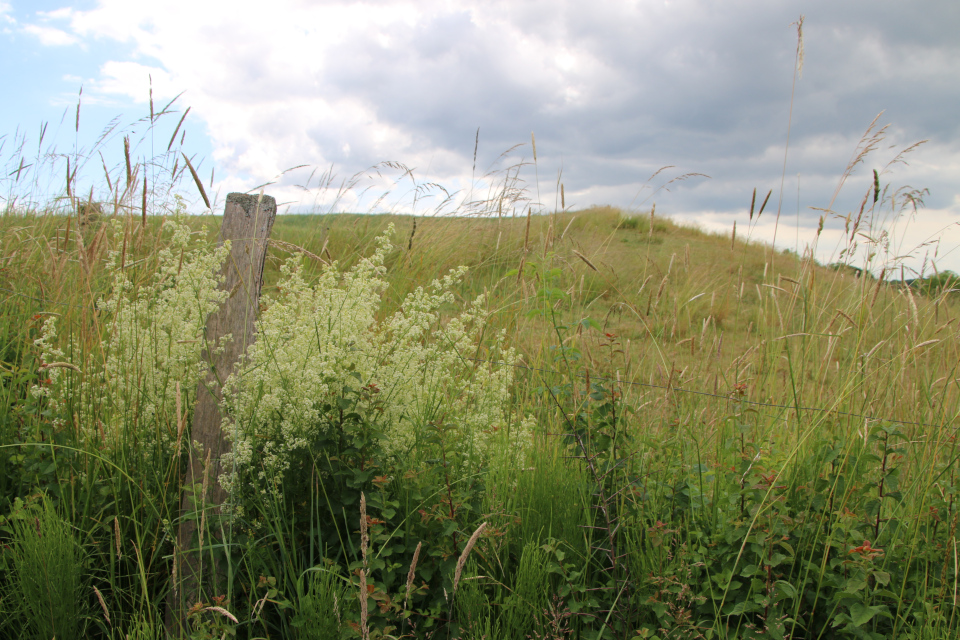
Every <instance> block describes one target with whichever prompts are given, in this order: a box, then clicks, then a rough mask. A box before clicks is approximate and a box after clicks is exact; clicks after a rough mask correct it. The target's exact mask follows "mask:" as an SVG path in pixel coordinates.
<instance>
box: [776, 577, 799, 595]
mask: <svg viewBox="0 0 960 640" xmlns="http://www.w3.org/2000/svg"><path fill="white" fill-rule="evenodd" d="M774 585H775V586H776V588H777V598H778V599H779V598H781V597H782V598H796V597H797V588H796V587H794V586H793V585H792V584H790V583H789V582H787V581H786V580H777V581H776V582H775V583H774Z"/></svg>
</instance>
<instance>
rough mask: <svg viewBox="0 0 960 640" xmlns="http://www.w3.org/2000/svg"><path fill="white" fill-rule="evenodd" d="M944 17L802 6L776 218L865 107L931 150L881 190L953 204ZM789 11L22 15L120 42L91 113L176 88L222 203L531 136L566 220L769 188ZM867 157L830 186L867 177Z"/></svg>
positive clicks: (180, 2) (577, 8)
mask: <svg viewBox="0 0 960 640" xmlns="http://www.w3.org/2000/svg"><path fill="white" fill-rule="evenodd" d="M952 2H953V0H945V1H944V2H940V3H937V2H932V3H930V6H928V7H927V8H926V13H927V15H924V16H919V15H918V14H917V12H916V11H915V10H911V9H910V8H909V7H905V6H901V3H899V2H896V1H894V0H890V1H884V0H877V1H876V2H870V3H865V2H851V3H850V4H849V6H848V5H846V4H844V5H843V6H838V5H836V4H835V3H832V2H830V1H828V0H816V1H814V2H811V3H810V4H809V7H806V8H807V11H808V14H807V21H806V26H805V36H806V52H807V60H806V66H805V73H804V78H803V79H802V80H801V81H800V82H799V83H798V85H797V95H796V100H795V104H794V113H793V121H792V130H791V145H790V146H791V148H790V154H789V157H788V165H787V169H786V174H787V179H786V184H787V191H788V193H789V190H790V189H793V190H794V194H793V196H790V195H785V198H784V200H785V202H786V201H790V202H791V209H792V210H795V209H796V203H795V196H796V194H795V191H796V175H797V173H800V174H801V178H800V186H801V195H802V196H803V199H804V202H803V203H802V206H801V213H802V217H803V218H804V222H805V224H810V221H811V220H812V221H814V222H815V220H816V215H815V214H812V213H810V212H809V209H808V208H807V207H808V206H810V205H812V206H826V205H827V204H828V202H829V199H830V197H831V195H832V193H833V190H834V187H835V185H836V183H837V180H838V179H839V176H840V174H841V173H842V172H843V169H844V167H845V166H846V163H847V162H848V161H849V159H850V156H851V154H852V153H853V152H854V150H855V149H856V144H857V140H858V139H859V136H860V135H861V133H862V130H863V128H864V127H865V126H866V124H867V123H868V122H869V121H870V119H872V118H873V116H874V115H876V113H878V112H879V111H881V110H882V109H885V108H886V109H888V112H887V114H886V116H885V118H884V122H886V121H893V122H895V123H896V124H897V125H898V127H899V128H898V129H896V130H893V131H892V133H891V138H890V141H892V142H896V143H897V144H899V145H901V146H902V145H905V144H909V143H910V142H913V141H914V140H916V139H919V138H921V137H934V138H935V139H936V140H937V143H938V145H939V146H938V147H936V148H934V147H931V148H930V149H923V150H921V152H919V153H918V154H917V157H916V159H915V161H914V162H912V163H911V164H910V165H909V166H908V167H901V168H898V173H896V174H895V179H898V180H902V179H907V180H909V181H911V183H914V184H915V186H917V187H922V186H931V188H932V189H933V191H934V193H933V195H932V196H931V200H932V201H935V202H934V204H935V205H936V208H937V209H938V210H943V211H947V210H948V209H949V208H950V207H951V206H952V205H951V204H950V202H949V201H950V199H951V198H952V195H953V193H955V192H956V187H955V186H954V184H953V182H952V176H953V175H956V169H957V168H958V167H960V132H958V131H957V129H956V127H955V124H954V122H955V107H954V105H955V104H956V99H957V98H960V89H958V87H960V69H958V68H957V67H956V65H952V64H951V62H952V61H953V60H956V57H957V55H958V53H960V47H958V45H957V43H956V42H955V37H954V35H953V30H952V27H951V26H950V24H951V21H950V18H951V16H952V15H953V14H955V13H956V9H954V8H953V4H952ZM865 7H867V8H869V10H864V8H865ZM791 12H792V10H791V9H790V8H789V7H786V8H785V7H782V6H780V3H767V2H757V1H749V0H740V1H738V2H731V3H725V4H724V5H722V6H720V5H716V4H714V3H709V2H705V1H703V0H679V1H677V2H671V3H658V2H635V3H623V2H619V1H615V0H609V1H604V2H594V3H590V4H587V3H582V2H574V1H573V0H561V1H557V0H550V1H549V2H547V1H546V0H533V1H529V2H519V3H518V2H507V1H506V0H492V1H489V0H488V1H485V2H479V1H476V2H469V1H461V2H450V1H447V0H418V1H411V0H406V1H398V2H392V1H388V0H383V1H376V2H362V3H360V2H319V3H318V2H310V1H307V0H278V1H277V2H274V3H273V4H272V5H271V7H270V9H269V10H266V9H265V8H264V5H263V4H262V3H254V2H252V1H246V2H244V1H228V0H208V1H205V2H196V0H170V1H169V2H166V3H164V8H163V10H162V11H157V10H156V8H155V6H150V5H147V4H144V3H138V2H129V0H100V2H99V4H98V5H97V7H96V8H95V9H93V10H90V11H80V10H75V9H67V10H62V11H57V12H48V13H46V14H44V15H43V19H44V20H46V21H47V22H48V23H50V24H56V25H57V26H58V27H60V28H61V29H63V30H64V31H63V33H65V34H66V35H68V36H69V37H72V38H78V39H106V40H112V41H116V42H120V43H127V45H128V46H129V47H130V55H129V56H127V57H126V58H123V59H120V58H115V59H113V60H110V61H105V63H104V64H103V65H102V66H101V71H100V74H99V77H98V78H95V79H94V81H93V82H89V81H88V83H87V85H86V86H87V87H88V88H89V89H88V90H89V92H90V93H91V98H92V99H95V98H96V95H97V93H100V94H102V95H109V96H117V97H125V98H126V99H129V100H131V101H134V102H137V103H140V104H143V103H144V102H145V101H146V99H147V96H148V89H147V75H148V74H151V75H152V77H153V87H154V98H155V99H156V100H167V99H170V98H172V97H173V96H174V95H176V94H177V93H179V92H180V91H186V94H185V97H184V98H183V102H182V103H183V104H184V105H188V104H189V105H191V106H192V111H191V122H190V123H188V126H189V125H194V126H195V125H196V123H197V122H201V123H202V127H203V130H204V131H203V132H204V134H205V135H208V136H209V137H210V140H211V144H212V147H213V158H212V159H213V160H214V161H215V162H216V164H217V166H218V169H217V174H218V175H219V176H221V183H220V184H221V187H223V188H243V189H244V190H245V189H246V188H249V187H250V186H252V184H255V183H259V182H265V181H267V180H270V179H272V178H273V177H274V176H276V175H277V174H279V173H280V172H281V171H283V170H284V169H285V168H287V167H290V166H292V165H295V164H300V163H309V164H312V165H321V166H326V165H328V164H329V163H335V164H336V165H338V166H340V167H341V171H342V172H343V173H344V174H346V175H350V174H352V173H353V172H354V171H359V170H362V169H364V168H366V167H368V166H371V165H373V164H374V163H376V162H379V161H381V160H400V161H403V162H404V163H405V164H407V165H408V166H411V167H414V168H416V169H417V171H418V173H419V175H421V176H422V177H423V178H424V179H425V180H438V181H441V182H444V184H449V185H469V183H470V172H471V168H472V153H473V142H474V138H473V135H474V132H475V131H476V129H477V127H479V128H480V158H479V162H478V164H479V165H480V166H483V167H486V166H489V165H490V164H491V163H492V162H493V161H494V159H495V158H496V156H497V154H499V153H500V152H501V151H503V150H504V149H506V148H508V147H509V146H510V145H512V144H514V143H517V142H526V141H528V139H529V134H530V131H531V130H533V131H535V132H536V134H537V141H538V152H539V162H540V166H539V167H538V168H539V171H540V176H541V180H542V187H544V190H551V189H552V188H553V187H552V186H551V187H547V185H548V184H551V182H552V181H553V180H554V176H556V174H557V172H558V171H559V169H560V166H561V162H562V164H563V175H564V180H565V182H566V187H567V194H568V196H569V197H568V199H574V198H575V199H577V200H581V204H590V203H593V202H596V203H602V202H613V203H616V204H622V205H626V204H630V203H631V202H633V201H634V197H635V196H636V194H637V193H638V191H640V190H641V189H642V187H643V184H644V183H643V181H644V180H645V179H646V178H647V177H648V176H649V175H650V174H651V173H653V171H655V170H656V168H658V167H659V166H662V165H664V164H673V165H676V166H677V169H676V171H677V173H683V172H689V171H700V172H703V173H707V174H709V175H711V176H713V180H689V181H685V182H683V183H679V184H675V185H673V186H672V187H671V189H670V191H669V192H667V191H663V192H660V193H658V194H657V196H656V198H657V201H658V203H659V206H658V210H660V209H663V210H664V212H667V213H669V212H671V211H674V212H683V211H710V210H717V211H728V212H732V211H741V210H742V209H743V206H744V205H745V204H746V203H747V202H746V201H748V198H749V194H750V192H751V191H752V189H753V188H754V187H757V188H758V190H761V191H765V190H766V189H768V188H774V189H778V188H779V184H780V177H781V173H782V171H783V145H784V142H785V134H786V128H787V123H788V113H789V107H790V104H789V99H790V90H791V85H790V83H791V80H792V69H793V64H794V60H793V55H794V50H795V45H796V41H795V31H794V30H793V28H792V27H790V26H789V25H790V22H791V21H794V20H796V19H797V15H794V14H793V13H791ZM937 16H939V18H938V17H937ZM50 28H52V27H50ZM51 37H53V36H51ZM85 96H86V94H85ZM931 151H933V152H934V153H931ZM519 154H525V155H526V157H527V159H529V158H530V151H529V148H525V149H521V150H519V151H518V152H515V153H514V154H512V155H511V159H510V160H509V161H511V162H512V161H518V160H519ZM878 157H879V156H878ZM870 162H871V163H873V164H864V165H863V166H861V167H858V172H859V173H857V174H856V176H855V177H854V178H852V179H851V180H865V179H866V178H865V176H864V174H869V172H870V170H871V169H872V168H874V167H875V166H878V167H882V164H879V165H878V164H877V162H879V160H877V161H874V160H873V159H872V158H871V160H870ZM547 176H550V177H547ZM288 178H289V177H288ZM529 179H531V180H532V177H530V178H529ZM289 180H292V178H289ZM289 180H288V181H289ZM790 185H793V186H790ZM854 186H855V185H854ZM862 186H863V185H860V186H857V187H856V188H855V189H854V188H851V190H850V191H851V193H853V192H858V193H857V194H855V195H851V196H850V198H849V199H857V198H858V197H859V192H860V191H861V187H862ZM276 188H277V189H280V188H281V187H276ZM284 188H286V187H284ZM291 193H292V192H291ZM647 195H648V194H647V193H646V192H644V194H643V195H642V196H641V198H640V201H642V200H643V198H645V197H646V196H647ZM291 197H292V196H291ZM774 197H775V198H777V199H779V194H775V196H774ZM543 199H544V200H550V201H551V202H552V199H551V198H547V197H545V196H543ZM638 202H639V201H638ZM648 204H649V203H648ZM854 204H855V203H854ZM839 205H843V206H852V205H849V202H848V201H847V200H843V199H842V200H841V201H840V202H839ZM944 215H946V214H944Z"/></svg>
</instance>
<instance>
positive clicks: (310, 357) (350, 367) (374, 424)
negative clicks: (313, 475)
mask: <svg viewBox="0 0 960 640" xmlns="http://www.w3.org/2000/svg"><path fill="white" fill-rule="evenodd" d="M392 233H393V227H392V225H391V227H390V228H388V230H387V232H386V233H385V234H384V235H383V236H381V237H380V238H379V239H378V240H377V249H376V251H375V253H374V254H373V256H371V257H369V258H364V259H362V260H360V261H359V262H358V264H357V265H356V266H354V267H353V268H351V269H350V270H348V271H346V272H341V271H340V269H339V268H338V265H337V264H336V263H334V264H333V265H331V266H330V267H328V268H326V269H325V270H324V271H323V272H322V273H321V275H320V276H319V278H318V279H317V280H316V281H315V282H313V283H309V282H307V281H306V280H305V278H304V275H303V270H302V268H301V266H300V263H299V259H298V258H296V257H295V258H291V259H290V260H288V261H287V262H286V263H285V264H284V265H283V266H282V267H281V279H280V282H279V283H278V292H279V295H278V297H277V298H276V299H275V300H273V301H271V302H268V303H267V308H266V310H265V311H264V312H263V314H262V315H261V318H260V322H259V324H258V333H257V340H256V342H255V344H254V345H252V347H251V348H250V349H249V350H248V353H247V356H246V360H245V362H244V364H243V366H242V367H240V368H239V369H238V372H239V373H238V374H237V375H234V376H232V377H231V378H230V379H229V380H228V381H227V383H226V385H225V388H224V408H225V410H226V411H225V412H224V413H225V415H226V418H225V420H224V424H223V429H224V432H225V433H226V434H227V437H228V438H229V439H230V440H231V441H232V445H233V446H232V452H231V453H230V454H228V455H227V456H226V457H225V460H224V463H225V467H224V468H225V470H226V471H225V473H224V476H223V477H222V478H221V483H222V484H223V485H224V486H225V487H226V488H228V490H230V491H231V493H237V492H238V491H242V489H243V487H241V486H240V485H241V484H244V483H246V484H247V485H248V486H247V487H246V488H254V487H259V489H260V490H263V489H265V488H266V487H267V486H268V485H269V486H272V487H273V488H274V489H279V484H280V483H282V480H281V479H282V477H283V476H284V475H285V474H288V472H289V471H290V470H291V465H293V464H294V461H298V462H299V463H300V464H302V463H304V462H307V463H309V462H310V461H314V462H315V461H316V459H317V456H322V455H324V454H327V455H329V454H330V453H331V447H333V448H336V447H337V445H338V442H339V441H340V440H342V438H343V436H344V433H343V429H344V426H345V425H346V424H348V423H349V424H353V425H361V427H362V428H360V431H361V432H362V434H360V436H359V437H361V438H362V439H364V441H365V442H368V443H370V444H372V445H373V446H372V447H370V451H371V452H373V451H375V452H376V455H377V457H379V458H381V459H377V460H370V461H369V463H370V464H371V465H376V466H377V467H379V468H381V469H386V468H389V467H393V466H395V465H394V463H396V462H399V461H402V462H403V465H402V466H405V467H407V468H410V466H411V465H412V466H414V467H416V466H417V465H418V464H425V463H430V462H432V461H437V460H440V459H444V462H443V464H444V465H445V466H446V465H449V466H450V467H451V468H452V469H456V471H457V473H458V474H461V475H462V474H467V473H471V472H475V471H477V470H479V469H480V468H481V467H482V466H483V465H484V463H485V462H487V461H488V460H489V458H490V456H491V455H495V454H496V455H511V456H519V455H521V454H522V452H523V450H524V449H525V447H526V444H527V443H528V442H529V433H530V430H531V425H530V424H529V423H528V422H522V421H521V423H520V424H519V425H510V424H508V420H507V419H506V415H505V407H506V404H507V401H508V400H509V397H510V388H511V385H512V382H513V368H512V365H513V364H515V362H516V361H517V354H516V352H515V351H514V350H513V349H509V348H505V347H504V344H503V342H504V336H503V334H500V335H498V336H496V337H495V338H494V339H493V340H490V341H488V342H487V343H486V344H484V340H483V334H484V329H485V327H486V320H487V312H486V311H485V308H484V307H485V299H484V297H483V296H480V297H478V298H477V299H475V300H474V301H473V302H472V303H469V304H467V305H466V307H465V309H464V310H463V311H462V312H461V313H459V314H457V315H454V316H452V317H448V318H445V317H444V313H443V311H444V309H445V308H446V307H449V306H450V305H452V303H453V302H454V294H453V288H454V287H455V286H456V285H457V284H458V283H459V282H460V280H461V279H462V278H463V276H464V274H465V273H466V268H465V267H461V268H460V269H457V270H453V271H451V272H450V273H449V274H447V275H446V276H444V277H443V278H440V279H437V280H434V281H433V283H432V284H431V285H430V286H429V287H428V288H422V287H421V288H418V289H417V290H415V291H414V292H412V293H410V294H409V295H408V296H407V297H406V298H405V299H404V300H403V302H402V304H401V305H400V307H399V309H398V310H397V311H396V312H395V313H393V314H392V315H389V316H387V317H381V316H382V313H381V310H382V304H383V294H384V293H385V291H386V290H387V286H388V285H387V282H386V280H385V276H386V272H387V269H386V267H385V266H384V261H385V258H386V256H387V255H388V254H389V253H390V252H391V250H392V249H393V247H392V246H391V244H390V242H389V239H388V238H389V237H390V236H391V235H392ZM481 359H482V360H481ZM352 432H353V434H354V436H357V430H356V429H353V431H352ZM438 433H442V436H443V441H442V442H440V441H438V438H437V434H438ZM341 444H342V443H341ZM448 457H449V458H450V459H447V458H448ZM454 459H455V460H454ZM363 464H365V461H364V460H363V459H362V457H361V459H360V465H361V466H362V465H363ZM294 466H296V465H294Z"/></svg>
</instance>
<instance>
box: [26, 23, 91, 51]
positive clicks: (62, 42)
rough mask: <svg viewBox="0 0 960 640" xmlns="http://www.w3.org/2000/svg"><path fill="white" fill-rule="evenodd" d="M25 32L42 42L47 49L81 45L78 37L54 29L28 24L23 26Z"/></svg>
mask: <svg viewBox="0 0 960 640" xmlns="http://www.w3.org/2000/svg"><path fill="white" fill-rule="evenodd" d="M23 31H24V33H28V34H30V35H31V36H34V37H35V38H37V39H38V40H40V44H42V45H43V46H45V47H65V46H69V45H74V44H79V43H80V39H79V38H77V37H76V36H74V35H72V34H70V33H67V32H66V31H62V30H60V29H55V28H53V27H43V26H40V25H36V24H26V25H23Z"/></svg>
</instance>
